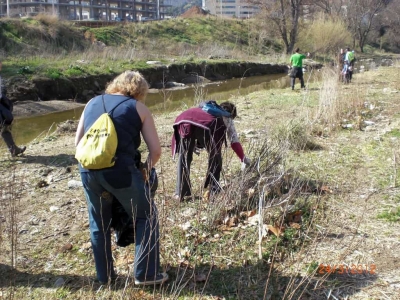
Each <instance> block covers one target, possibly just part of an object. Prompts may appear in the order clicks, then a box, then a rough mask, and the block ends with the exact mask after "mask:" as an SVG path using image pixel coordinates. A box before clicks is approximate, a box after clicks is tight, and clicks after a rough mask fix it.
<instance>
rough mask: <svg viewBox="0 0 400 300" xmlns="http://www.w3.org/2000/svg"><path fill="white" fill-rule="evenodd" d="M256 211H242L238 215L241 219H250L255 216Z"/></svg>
mask: <svg viewBox="0 0 400 300" xmlns="http://www.w3.org/2000/svg"><path fill="white" fill-rule="evenodd" d="M256 212H257V211H256V210H255V209H253V210H247V211H242V212H241V213H240V216H241V217H242V218H250V217H252V216H254V215H255V214H256Z"/></svg>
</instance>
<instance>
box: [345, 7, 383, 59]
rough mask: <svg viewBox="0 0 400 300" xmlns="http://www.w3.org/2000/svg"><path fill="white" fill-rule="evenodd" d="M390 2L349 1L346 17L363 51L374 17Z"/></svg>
mask: <svg viewBox="0 0 400 300" xmlns="http://www.w3.org/2000/svg"><path fill="white" fill-rule="evenodd" d="M389 2H390V1H389V0H351V1H348V5H347V7H346V10H347V14H346V19H347V20H348V22H349V28H350V30H351V32H352V34H353V37H354V38H355V40H357V42H358V46H359V47H360V51H361V52H364V46H365V43H366V41H367V38H368V34H369V33H370V31H371V28H372V24H373V21H374V19H376V18H377V16H378V14H379V13H380V12H382V11H383V10H384V8H385V7H386V5H387V4H388V3H389Z"/></svg>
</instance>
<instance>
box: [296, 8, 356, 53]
mask: <svg viewBox="0 0 400 300" xmlns="http://www.w3.org/2000/svg"><path fill="white" fill-rule="evenodd" d="M307 25H308V26H307V27H305V28H302V29H301V30H300V32H299V42H298V46H299V47H300V48H301V49H307V50H308V51H309V52H313V53H315V54H317V55H324V54H333V55H334V56H335V55H336V54H337V53H338V51H339V49H340V48H343V45H348V44H349V42H351V35H350V33H349V31H348V29H347V24H346V22H345V21H344V20H343V19H342V18H340V17H338V16H334V15H330V14H326V13H322V12H320V13H318V14H315V15H314V18H313V20H311V21H310V22H309V23H308V24H307ZM327 32H329V34H327Z"/></svg>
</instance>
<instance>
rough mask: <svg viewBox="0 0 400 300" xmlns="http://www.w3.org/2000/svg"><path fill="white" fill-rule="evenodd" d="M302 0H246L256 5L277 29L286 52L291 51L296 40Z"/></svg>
mask: <svg viewBox="0 0 400 300" xmlns="http://www.w3.org/2000/svg"><path fill="white" fill-rule="evenodd" d="M303 1H304V0H247V2H248V3H250V4H253V5H256V6H258V7H259V8H260V9H261V10H262V12H263V14H262V15H263V16H265V17H266V18H268V19H270V20H271V21H272V23H273V24H274V25H275V27H276V29H277V30H278V33H279V36H280V38H281V40H282V42H283V44H284V46H285V51H286V53H287V54H289V53H292V52H293V48H294V45H295V44H296V42H297V37H298V31H299V20H300V14H301V12H302V9H303Z"/></svg>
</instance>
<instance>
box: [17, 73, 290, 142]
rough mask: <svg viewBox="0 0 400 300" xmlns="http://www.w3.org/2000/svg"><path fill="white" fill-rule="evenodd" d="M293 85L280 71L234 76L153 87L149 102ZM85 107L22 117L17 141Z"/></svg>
mask: <svg viewBox="0 0 400 300" xmlns="http://www.w3.org/2000/svg"><path fill="white" fill-rule="evenodd" d="M288 86H289V76H287V75H286V74H276V75H267V76H254V77H247V78H241V79H230V80H226V81H221V82H214V83H211V84H208V85H191V86H188V87H186V88H184V89H168V90H152V91H151V92H150V93H149V94H148V96H147V99H146V105H147V106H148V107H149V108H150V109H151V111H152V112H153V113H155V114H157V113H162V112H165V111H174V110H182V109H184V108H185V107H191V106H194V105H195V104H196V99H214V100H217V101H222V100H228V99H229V98H231V97H232V96H240V95H246V94H249V93H251V92H254V91H260V90H264V89H271V88H285V87H288ZM82 111H83V107H81V108H76V109H73V110H67V111H62V112H56V113H51V114H47V115H43V116H35V117H29V118H19V119H18V120H16V122H15V124H14V127H13V135H14V138H15V140H16V143H17V144H27V143H29V142H31V141H33V140H34V139H36V138H38V139H40V138H41V137H44V136H46V134H48V133H51V132H53V131H54V130H55V129H56V124H57V123H60V122H63V121H66V120H78V119H79V118H80V116H81V113H82Z"/></svg>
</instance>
